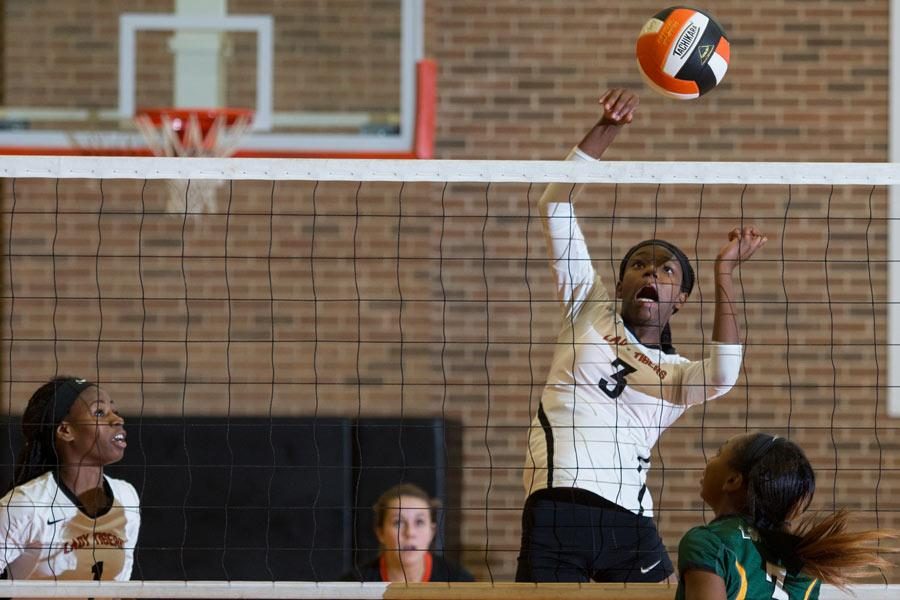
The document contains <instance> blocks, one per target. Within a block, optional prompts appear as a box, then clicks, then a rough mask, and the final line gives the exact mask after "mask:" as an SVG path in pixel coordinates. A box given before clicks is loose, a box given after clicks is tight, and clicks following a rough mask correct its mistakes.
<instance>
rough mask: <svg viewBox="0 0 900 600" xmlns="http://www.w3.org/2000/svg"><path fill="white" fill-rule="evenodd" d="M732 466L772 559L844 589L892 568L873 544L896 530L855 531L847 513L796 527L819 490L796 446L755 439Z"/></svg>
mask: <svg viewBox="0 0 900 600" xmlns="http://www.w3.org/2000/svg"><path fill="white" fill-rule="evenodd" d="M731 467H732V468H733V469H735V470H736V471H738V472H739V473H741V475H742V476H743V477H744V481H745V484H746V490H747V494H746V501H745V503H744V507H743V510H742V513H743V515H744V517H745V518H746V519H747V520H748V521H749V522H750V523H751V524H752V525H753V527H754V528H755V529H756V530H757V532H758V533H759V535H760V538H761V541H762V542H763V543H762V545H761V547H760V552H761V554H763V557H764V558H765V559H766V560H767V561H769V562H773V563H775V564H781V565H783V566H784V567H785V569H787V571H788V572H789V573H798V572H800V571H802V572H804V573H806V574H807V575H810V576H811V577H815V578H818V579H820V580H821V581H824V582H825V583H829V584H831V585H836V586H838V587H844V586H846V585H847V584H848V583H849V582H850V580H851V579H854V578H857V577H863V576H866V575H870V574H872V572H873V569H877V568H886V567H889V566H890V563H889V562H888V561H886V560H885V559H884V558H882V557H881V556H880V555H879V553H878V550H877V549H876V548H873V547H872V545H871V544H872V543H873V542H877V541H879V540H882V539H886V538H894V537H896V532H892V531H887V530H870V531H862V532H855V533H849V532H847V531H846V528H847V523H848V521H849V518H850V515H849V514H848V513H847V512H846V511H839V512H836V513H832V514H830V515H827V516H826V517H824V518H820V519H816V518H806V519H804V520H803V522H802V523H801V524H800V525H799V526H798V527H796V528H792V527H791V521H792V520H793V519H795V518H797V517H799V516H800V515H801V514H802V513H803V512H804V511H806V509H807V508H808V507H809V504H810V502H812V499H813V494H814V493H815V490H816V476H815V472H814V471H813V468H812V465H810V463H809V460H808V459H807V458H806V455H805V454H804V453H803V450H802V449H801V448H800V447H799V446H798V445H797V444H795V443H794V442H792V441H790V440H788V439H785V438H779V437H775V436H772V435H769V434H767V433H756V434H752V435H749V436H747V437H746V438H744V439H743V440H742V443H741V444H740V445H738V446H737V447H736V448H735V450H734V453H733V455H732V460H731ZM792 529H793V530H792ZM884 551H885V550H881V552H884Z"/></svg>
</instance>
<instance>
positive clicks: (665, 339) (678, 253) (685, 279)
mask: <svg viewBox="0 0 900 600" xmlns="http://www.w3.org/2000/svg"><path fill="white" fill-rule="evenodd" d="M645 246H661V247H663V248H665V249H666V250H668V251H669V252H670V253H671V254H672V256H674V257H675V259H676V260H677V261H678V264H679V265H680V266H681V291H682V292H684V293H685V294H688V295H690V293H691V292H692V291H693V290H694V279H695V276H694V268H693V267H692V266H691V261H690V259H688V257H687V254H685V253H684V252H683V251H682V250H681V248H679V247H678V246H676V245H675V244H673V243H671V242H667V241H665V240H657V239H652V240H644V241H643V242H638V243H637V244H635V245H634V246H632V247H631V248H630V249H629V250H628V252H626V253H625V256H624V257H622V262H620V263H619V281H622V279H623V278H624V277H625V267H626V266H627V265H628V259H630V258H631V256H632V255H633V254H634V253H635V252H637V251H638V250H640V249H641V248H643V247H645ZM676 311H677V309H676ZM659 347H660V349H661V350H662V351H663V352H665V353H666V354H675V346H673V345H672V329H671V328H670V327H669V324H668V323H666V324H665V325H663V329H662V331H661V332H660V334H659Z"/></svg>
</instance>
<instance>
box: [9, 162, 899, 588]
mask: <svg viewBox="0 0 900 600" xmlns="http://www.w3.org/2000/svg"><path fill="white" fill-rule="evenodd" d="M0 175H2V176H3V177H4V178H5V180H4V184H3V190H2V194H3V196H2V227H3V229H2V231H3V239H2V247H3V252H4V260H3V261H2V267H0V269H2V275H3V280H2V281H3V289H2V304H3V311H2V321H3V323H2V325H3V329H2V331H3V360H2V365H0V369H2V379H3V381H2V386H0V390H2V394H3V401H4V406H5V408H4V414H5V427H3V428H2V431H3V433H4V435H6V437H7V441H6V442H4V443H2V444H0V448H3V450H2V455H3V460H2V461H0V463H2V467H3V468H4V469H6V472H5V473H4V475H9V474H11V470H12V465H13V462H14V458H15V453H16V450H17V444H18V443H19V439H20V437H19V436H20V434H19V432H18V427H19V425H18V419H19V418H20V416H21V414H22V409H23V408H24V405H25V402H26V401H27V399H28V397H29V396H30V395H31V393H32V392H33V391H34V389H35V388H37V387H38V386H39V385H40V384H41V383H43V382H45V381H46V380H47V379H48V378H49V377H52V376H54V375H56V374H71V375H77V376H81V377H86V378H89V379H92V380H94V381H97V382H98V383H99V384H100V385H101V386H102V387H104V388H105V389H106V390H107V391H108V392H109V393H110V396H111V397H112V398H113V399H114V400H115V402H116V403H117V405H118V407H119V410H120V411H121V412H122V413H123V415H124V416H125V419H126V423H125V427H126V429H127V430H128V449H127V451H126V458H125V460H124V461H123V462H122V464H120V465H116V466H113V467H110V468H109V472H110V473H111V474H113V475H114V476H119V477H122V478H124V479H127V480H128V481H130V482H131V483H132V484H133V485H134V486H135V488H136V489H137V491H138V493H139V495H140V496H141V514H142V522H143V523H142V525H143V526H142V530H141V534H140V540H139V543H138V549H137V553H136V558H135V567H134V574H133V578H134V579H136V580H139V581H138V582H130V583H124V584H113V583H109V584H107V583H106V582H104V583H102V584H100V586H99V587H96V589H94V588H93V587H92V588H91V591H90V593H89V594H88V593H87V592H86V591H84V590H82V589H81V588H78V587H77V586H76V587H74V588H72V587H66V588H65V589H63V587H64V586H59V588H58V590H59V591H60V593H62V594H64V595H65V594H71V595H74V596H78V595H90V596H91V597H115V596H119V595H121V596H124V597H173V598H174V597H238V596H240V597H273V598H274V597H317V598H319V597H321V598H325V597H357V598H364V597H366V598H368V597H376V595H377V597H382V596H383V595H384V594H388V596H389V595H390V594H402V593H406V594H418V595H417V596H416V597H425V595H427V594H430V593H432V590H438V591H437V592H434V593H436V594H438V596H437V597H444V598H447V597H456V596H454V595H453V594H457V595H458V596H459V597H463V596H465V597H472V598H474V597H485V596H487V597H490V596H492V595H496V596H503V595H509V596H515V597H527V594H546V595H549V594H556V595H558V594H559V593H560V591H559V590H562V589H564V588H552V586H551V587H542V586H538V587H535V586H514V585H513V584H509V583H507V582H510V581H512V579H513V575H514V572H515V563H516V557H517V554H518V550H519V536H520V519H521V509H522V505H523V502H524V490H523V485H522V477H523V474H522V470H523V464H524V459H525V453H526V439H527V435H528V430H529V427H530V426H531V421H532V418H533V416H534V414H535V413H536V411H537V407H538V403H539V401H540V397H541V392H542V389H543V386H544V382H545V379H546V376H547V372H548V369H549V364H550V358H551V356H552V354H553V350H554V346H555V344H556V343H557V342H556V339H557V334H558V328H559V325H560V322H559V318H560V317H559V310H558V302H557V299H556V290H555V286H554V283H553V281H552V279H551V275H550V272H549V269H548V266H547V251H546V248H545V244H544V239H543V235H542V233H541V222H540V218H539V217H538V214H537V208H536V206H537V201H538V198H539V197H540V194H541V192H542V191H543V188H544V186H545V185H546V184H547V183H548V182H565V183H569V184H572V185H574V184H576V183H586V184H589V186H588V188H587V189H586V190H585V191H584V192H583V194H582V195H581V196H580V197H579V200H578V204H577V207H578V215H579V221H580V223H581V225H582V228H583V229H584V231H585V236H586V238H587V242H588V246H589V248H590V250H591V255H592V259H593V261H594V263H595V266H596V268H597V269H598V271H599V272H600V274H601V275H602V276H603V277H604V280H605V281H606V282H608V284H609V285H610V286H611V285H612V283H611V282H613V281H615V280H616V279H617V274H618V262H619V260H620V259H621V257H622V256H623V255H624V253H625V251H626V250H627V249H628V248H629V247H630V246H632V245H633V244H634V243H636V242H637V241H640V240H644V239H648V238H662V239H666V240H669V241H671V242H673V243H675V244H677V245H678V246H680V247H681V248H682V249H683V250H685V252H686V253H687V254H688V255H689V256H691V257H692V264H693V266H694V269H695V271H696V274H697V285H696V287H695V290H694V292H693V293H692V294H691V296H690V298H689V300H688V303H687V304H686V305H685V307H684V308H683V309H682V310H681V311H680V312H679V314H678V316H677V317H676V318H675V319H674V320H673V321H672V330H673V339H674V343H675V345H676V346H677V347H678V350H679V354H682V355H684V356H688V357H691V358H698V357H701V356H704V355H705V353H706V347H707V345H708V344H709V343H710V339H711V335H712V321H713V301H714V290H713V281H712V275H713V268H712V267H713V262H714V260H715V257H716V254H717V252H718V249H719V248H720V247H721V246H722V244H723V243H724V242H725V240H726V235H727V232H728V231H729V230H730V229H732V228H733V227H735V226H739V225H749V224H753V225H756V226H757V227H758V228H759V229H760V230H761V231H763V232H764V233H765V234H766V235H767V236H768V238H769V243H768V245H767V246H766V247H765V248H764V249H763V250H762V251H760V252H759V253H758V254H757V255H756V256H754V257H753V259H752V260H751V261H750V262H748V263H746V264H745V265H744V267H743V268H742V270H741V271H740V272H739V274H738V276H736V281H737V283H738V287H739V289H740V292H741V298H740V302H739V304H738V306H739V321H740V324H741V331H742V336H743V338H744V343H745V358H744V363H743V368H742V372H741V376H740V379H739V381H738V384H737V385H736V386H735V387H734V388H733V389H732V391H731V392H730V393H729V394H728V395H727V396H725V397H723V398H720V399H717V400H715V401H713V402H710V403H707V404H704V405H702V406H697V407H694V408H692V409H690V410H689V411H688V412H687V413H686V414H685V416H683V417H682V418H681V419H679V420H678V421H677V422H676V423H675V424H674V425H673V426H671V427H670V428H669V429H668V430H667V431H665V433H664V434H663V435H662V437H661V441H660V443H659V444H658V446H657V447H656V448H655V449H654V454H653V457H652V464H653V467H652V469H651V472H650V477H649V489H650V491H651V493H652V494H653V495H654V504H655V518H656V520H657V523H658V525H659V528H660V533H661V535H662V538H663V540H664V541H665V542H666V545H667V547H668V549H669V550H670V552H671V553H672V556H673V559H674V558H675V553H676V551H677V544H678V540H679V539H680V538H681V536H682V534H683V533H684V532H685V531H687V530H688V529H689V528H691V527H693V526H695V525H698V524H702V523H705V522H708V521H709V520H710V519H711V518H712V514H711V512H710V510H709V509H708V508H706V507H704V506H703V502H702V501H701V500H700V498H699V479H700V476H701V474H702V471H703V467H704V465H705V461H706V458H707V457H709V456H711V455H713V454H715V452H716V449H717V448H718V446H719V445H721V443H722V442H724V441H725V440H726V439H728V438H729V437H731V436H732V435H734V434H736V433H741V432H745V431H756V430H762V431H768V432H770V433H774V434H778V435H786V436H789V437H791V438H792V439H794V440H796V441H797V442H798V443H799V444H800V445H801V446H802V447H803V448H804V449H805V450H806V452H807V454H808V455H809V458H810V460H811V462H812V463H813V466H814V467H815V469H816V472H817V493H816V498H815V501H814V504H813V508H814V509H819V510H832V509H834V508H839V507H846V508H848V509H851V510H852V511H854V513H855V514H856V521H855V522H854V526H855V527H858V528H872V527H891V528H900V503H898V500H897V498H898V494H900V474H898V467H900V463H898V454H897V449H898V448H900V421H898V418H900V399H898V396H897V391H896V387H895V379H894V375H893V373H894V372H895V371H896V369H895V366H900V365H898V360H900V359H898V358H897V354H896V346H895V340H896V336H895V335H894V334H893V333H892V328H896V323H897V322H898V321H897V319H895V318H893V316H892V311H893V309H894V308H893V307H894V305H893V298H895V297H896V296H897V293H896V292H895V290H896V289H897V288H896V286H897V285H898V282H900V274H895V275H893V276H892V271H894V270H895V269H896V266H895V262H894V259H895V258H896V256H895V255H894V254H891V253H890V252H889V247H890V245H896V244H898V242H897V241H895V240H900V235H897V234H895V233H894V232H893V231H892V229H893V227H894V223H895V221H894V220H893V212H892V208H891V207H892V203H891V202H890V190H891V186H893V185H896V184H897V183H898V179H900V171H897V170H896V169H892V168H890V167H889V166H886V165H871V164H806V163H800V164H764V163H749V164H738V163H731V164H730V163H715V164H713V163H614V162H605V163H598V164H580V163H579V164H576V163H567V162H555V161H554V162H541V161H530V162H516V161H390V160H377V161H376V160H242V159H174V158H173V159H167V158H99V157H90V158H87V157H85V158H82V157H53V158H43V157H3V158H2V159H0ZM173 190H174V191H173ZM173 194H174V196H175V197H176V198H181V199H182V200H183V201H182V202H180V204H179V203H173V202H172V198H173ZM198 199H202V201H201V200H198ZM400 482H412V483H417V484H419V485H421V486H422V487H424V488H426V489H427V490H428V491H429V492H430V493H431V494H434V495H436V496H438V497H439V498H440V499H441V500H442V503H443V507H442V509H441V511H440V513H439V516H440V522H439V531H438V536H437V538H436V540H435V550H436V551H439V552H441V553H442V554H443V555H445V556H448V557H449V558H451V559H452V560H453V561H455V562H459V563H461V564H463V565H464V566H465V567H466V568H467V569H468V570H470V571H471V572H472V573H473V574H474V575H475V578H476V580H478V581H480V582H484V583H479V584H470V585H469V587H466V586H465V585H455V584H454V585H451V586H448V585H447V584H443V585H442V586H438V587H432V588H415V586H412V587H410V586H406V587H405V588H403V589H405V590H407V591H405V592H400V591H398V590H399V589H400V588H399V587H397V586H393V587H390V586H388V587H386V586H385V585H383V584H364V585H363V584H358V583H349V584H348V583H344V584H338V583H330V582H334V581H335V580H337V579H338V578H340V576H341V575H342V574H344V573H346V572H348V571H350V570H351V569H352V568H353V565H354V564H356V563H358V562H360V561H361V560H363V559H365V558H368V557H371V556H374V555H375V554H376V553H377V551H378V547H377V541H376V540H375V538H374V536H373V534H372V517H371V507H372V503H373V501H374V499H375V498H377V496H378V494H380V493H381V492H382V491H384V490H385V489H387V488H389V487H390V486H392V485H394V484H396V483H400ZM298 581H302V582H306V583H302V584H301V583H296V584H295V585H293V587H291V585H292V584H290V583H289V582H298ZM162 582H168V583H162ZM198 582H206V583H203V584H201V583H198ZM898 582H900V571H898V570H897V569H896V568H895V569H894V570H892V571H890V572H885V573H883V574H882V575H881V576H880V577H876V578H873V579H872V580H870V581H867V582H865V583H866V584H867V585H869V586H871V587H865V588H862V587H860V588H858V589H859V590H865V592H864V594H865V597H867V598H868V597H873V598H874V597H878V596H877V594H886V595H884V596H883V597H890V594H891V593H896V588H895V587H886V586H887V585H888V584H897V583H898ZM6 585H9V586H14V587H12V588H11V589H9V590H7V589H6V588H4V590H3V593H7V591H8V592H9V594H13V595H15V596H19V597H26V596H29V595H31V596H35V595H36V596H41V595H46V588H45V587H42V586H43V585H44V584H42V583H34V584H31V583H28V582H20V581H17V582H12V583H10V584H6V583H4V584H3V586H6ZM78 585H83V586H97V584H96V583H91V582H85V583H83V584H78ZM116 585H122V586H125V587H114V586H116ZM435 585H437V584H435ZM28 586H33V587H28ZM66 586H69V584H68V583H67V584H66ZM204 586H205V587H204ZM564 587H565V586H564ZM439 588H440V589H439ZM413 589H414V590H416V591H409V590H413ZM598 589H601V588H595V587H592V586H581V587H578V586H575V587H572V586H569V587H565V590H566V592H565V593H567V594H568V593H571V594H575V595H578V594H582V593H584V594H595V593H599V592H597V590H598ZM610 589H612V588H610ZM629 589H630V591H628V590H629ZM66 590H70V591H66ZM217 590H218V591H217ZM391 590H393V591H391ZM454 590H455V591H454ZM673 591H674V589H673V588H666V587H665V586H657V587H650V588H643V587H642V586H629V588H628V589H623V588H621V586H620V587H618V588H614V589H612V591H610V592H609V593H611V594H616V595H615V596H610V597H654V598H663V597H671V595H672V593H673ZM626 593H628V594H644V596H626V595H621V594H626ZM441 594H443V595H441ZM448 594H449V595H448ZM407 597H412V596H407ZM533 597H537V596H533ZM823 597H843V596H841V595H840V593H839V592H838V591H837V590H833V589H830V588H829V589H826V590H825V591H824V592H823Z"/></svg>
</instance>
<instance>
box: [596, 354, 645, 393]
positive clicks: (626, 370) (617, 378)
mask: <svg viewBox="0 0 900 600" xmlns="http://www.w3.org/2000/svg"><path fill="white" fill-rule="evenodd" d="M612 366H613V367H620V368H619V370H618V371H616V372H615V373H613V374H612V381H607V380H606V379H605V378H603V377H601V378H600V383H599V386H600V391H601V392H603V393H604V394H606V395H607V396H609V397H610V398H618V397H619V396H621V395H622V392H623V391H625V386H626V385H628V382H627V381H626V380H625V378H626V377H627V376H629V375H631V374H632V373H634V372H635V371H637V369H635V368H634V367H632V366H631V365H629V364H628V363H627V362H625V361H624V360H622V359H621V358H617V359H616V360H614V361H612Z"/></svg>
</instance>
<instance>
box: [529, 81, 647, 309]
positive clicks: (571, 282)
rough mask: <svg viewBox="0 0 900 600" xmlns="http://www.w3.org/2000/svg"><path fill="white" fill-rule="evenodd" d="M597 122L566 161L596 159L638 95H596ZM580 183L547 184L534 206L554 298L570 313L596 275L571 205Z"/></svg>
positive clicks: (631, 113)
mask: <svg viewBox="0 0 900 600" xmlns="http://www.w3.org/2000/svg"><path fill="white" fill-rule="evenodd" d="M598 103H599V104H600V107H601V115H600V119H599V120H598V121H597V123H596V124H595V125H594V126H593V127H592V128H591V129H590V130H589V131H588V132H587V134H586V135H585V136H584V138H583V139H582V140H581V143H579V144H578V146H577V147H576V148H575V149H573V150H572V152H571V153H570V154H569V156H568V159H569V160H581V161H591V160H596V159H598V158H600V157H601V156H602V155H603V153H604V152H605V151H606V149H607V148H608V147H609V145H610V144H611V143H612V142H613V140H614V139H615V138H616V136H617V135H618V133H619V131H620V130H621V129H622V126H623V125H625V124H627V123H631V122H632V120H634V114H635V110H636V109H637V106H638V104H639V100H638V96H637V94H635V93H634V92H632V91H630V90H625V89H610V90H608V91H607V92H606V93H604V94H603V95H602V96H600V98H599V100H598ZM583 187H584V186H583V184H577V185H572V184H563V183H551V184H549V185H548V186H547V188H546V189H545V190H544V193H543V195H542V196H541V199H540V202H539V203H538V206H539V212H540V214H541V217H542V222H543V229H544V238H545V240H546V242H547V250H548V253H549V255H550V265H551V268H552V270H553V273H554V278H555V279H556V286H557V298H558V299H559V301H560V303H562V304H563V305H564V306H566V307H567V311H570V312H571V311H572V310H574V308H575V307H576V306H577V304H578V302H579V300H580V299H583V297H584V296H585V295H586V294H587V292H588V290H589V289H590V288H591V286H593V285H594V283H595V279H596V272H595V271H594V268H593V265H592V264H591V259H590V255H589V253H588V248H587V244H586V243H585V241H584V235H583V232H582V231H581V228H580V226H579V225H578V222H577V221H576V219H575V214H574V212H573V210H572V205H573V203H574V200H575V198H576V197H577V196H578V194H579V193H581V190H582V188H583Z"/></svg>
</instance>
